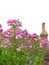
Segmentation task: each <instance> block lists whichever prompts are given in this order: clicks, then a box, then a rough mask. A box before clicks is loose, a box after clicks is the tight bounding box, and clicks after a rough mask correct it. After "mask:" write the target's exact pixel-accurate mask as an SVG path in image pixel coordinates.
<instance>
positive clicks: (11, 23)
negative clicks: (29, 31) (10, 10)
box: [7, 19, 22, 26]
mask: <svg viewBox="0 0 49 65" xmlns="http://www.w3.org/2000/svg"><path fill="white" fill-rule="evenodd" d="M7 24H8V25H9V26H22V25H21V24H22V23H21V22H19V19H18V20H15V19H13V20H8V21H7Z"/></svg>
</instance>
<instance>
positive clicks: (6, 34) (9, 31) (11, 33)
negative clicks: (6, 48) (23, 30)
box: [5, 30, 14, 37]
mask: <svg viewBox="0 0 49 65" xmlns="http://www.w3.org/2000/svg"><path fill="white" fill-rule="evenodd" d="M13 35H14V32H13V31H12V30H8V31H6V32H5V37H13Z"/></svg>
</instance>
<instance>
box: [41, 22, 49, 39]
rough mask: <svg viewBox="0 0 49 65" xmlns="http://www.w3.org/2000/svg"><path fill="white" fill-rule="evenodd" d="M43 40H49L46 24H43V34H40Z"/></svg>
mask: <svg viewBox="0 0 49 65" xmlns="http://www.w3.org/2000/svg"><path fill="white" fill-rule="evenodd" d="M40 37H41V39H48V33H47V31H46V30H45V23H44V22H43V23H42V32H41V34H40Z"/></svg>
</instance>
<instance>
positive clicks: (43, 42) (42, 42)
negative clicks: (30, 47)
mask: <svg viewBox="0 0 49 65" xmlns="http://www.w3.org/2000/svg"><path fill="white" fill-rule="evenodd" d="M48 43H49V41H48V40H47V39H45V40H41V41H40V47H43V46H42V45H43V44H44V45H45V44H46V46H47V45H48Z"/></svg>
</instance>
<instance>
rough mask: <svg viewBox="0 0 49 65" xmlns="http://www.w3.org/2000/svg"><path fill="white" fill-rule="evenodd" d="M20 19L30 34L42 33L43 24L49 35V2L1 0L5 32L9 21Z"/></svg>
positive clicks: (1, 18)
mask: <svg viewBox="0 0 49 65" xmlns="http://www.w3.org/2000/svg"><path fill="white" fill-rule="evenodd" d="M18 18H19V19H20V21H21V22H22V24H23V26H22V29H27V30H28V31H29V33H37V34H40V32H41V24H42V22H45V23H46V30H47V32H48V33H49V0H0V23H1V24H2V25H3V29H4V31H5V30H7V29H8V28H9V27H8V26H7V20H8V19H18Z"/></svg>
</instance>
